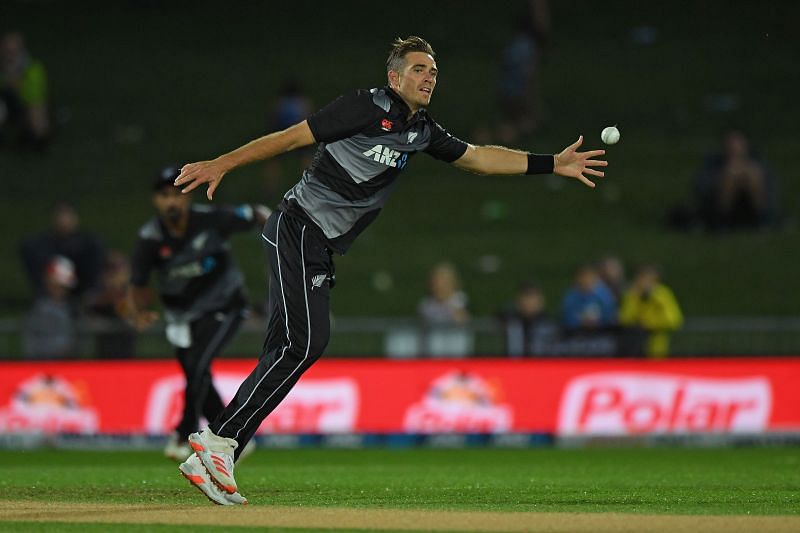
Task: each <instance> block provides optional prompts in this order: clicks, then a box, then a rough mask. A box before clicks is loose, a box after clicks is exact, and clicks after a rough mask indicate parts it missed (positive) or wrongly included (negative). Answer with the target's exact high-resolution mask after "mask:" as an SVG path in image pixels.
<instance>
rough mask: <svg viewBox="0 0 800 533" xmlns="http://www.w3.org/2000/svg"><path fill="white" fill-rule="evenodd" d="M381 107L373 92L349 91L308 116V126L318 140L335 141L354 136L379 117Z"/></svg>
mask: <svg viewBox="0 0 800 533" xmlns="http://www.w3.org/2000/svg"><path fill="white" fill-rule="evenodd" d="M378 111H380V108H379V107H378V106H376V105H375V103H374V102H373V100H372V93H370V92H369V91H365V90H358V91H354V92H352V93H347V94H344V95H342V96H340V97H339V98H337V99H336V100H334V101H333V102H331V103H330V104H328V105H326V106H325V107H323V108H322V109H320V110H319V111H317V112H316V113H314V114H312V115H311V116H310V117H308V127H309V128H310V129H311V133H312V134H313V135H314V139H315V140H316V141H317V142H326V143H329V142H334V141H338V140H341V139H346V138H347V137H352V136H353V135H355V134H356V133H358V132H359V131H361V130H363V129H364V128H366V127H367V126H369V125H370V124H371V123H372V122H373V121H375V120H376V119H377V113H378Z"/></svg>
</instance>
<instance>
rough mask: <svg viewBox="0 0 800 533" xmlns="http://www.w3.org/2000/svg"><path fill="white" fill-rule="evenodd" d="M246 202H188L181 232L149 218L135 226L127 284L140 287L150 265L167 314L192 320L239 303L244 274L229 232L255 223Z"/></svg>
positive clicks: (181, 319)
mask: <svg viewBox="0 0 800 533" xmlns="http://www.w3.org/2000/svg"><path fill="white" fill-rule="evenodd" d="M255 224H256V217H255V215H254V212H253V209H252V207H251V206H249V205H242V206H238V207H221V208H217V207H212V206H207V205H192V206H191V208H190V211H189V221H188V224H187V228H186V233H185V234H184V235H183V236H181V237H176V236H174V235H172V234H171V233H170V232H169V230H168V229H167V227H166V226H165V225H164V223H163V222H162V221H161V220H160V219H159V218H158V217H156V218H153V219H152V220H150V221H149V222H148V223H147V224H145V225H144V226H142V228H141V229H140V230H139V238H138V240H137V243H136V247H135V248H134V252H133V257H132V260H131V284H132V285H133V286H135V287H144V286H146V285H147V284H148V281H149V278H150V274H151V272H152V271H153V270H155V271H156V273H157V278H158V287H159V295H160V297H161V301H162V303H163V304H164V307H165V309H166V312H167V315H168V317H167V318H168V319H174V320H180V321H192V320H196V319H198V318H200V317H201V316H203V315H204V314H206V313H210V312H215V311H219V310H222V309H226V308H228V307H229V306H231V305H236V302H241V303H240V304H239V305H244V296H243V286H244V277H243V276H242V273H241V271H240V270H239V268H238V267H237V266H236V264H235V263H234V261H233V256H232V255H231V252H230V244H229V242H228V237H230V235H231V234H232V233H234V232H237V231H245V230H248V229H251V228H253V227H255Z"/></svg>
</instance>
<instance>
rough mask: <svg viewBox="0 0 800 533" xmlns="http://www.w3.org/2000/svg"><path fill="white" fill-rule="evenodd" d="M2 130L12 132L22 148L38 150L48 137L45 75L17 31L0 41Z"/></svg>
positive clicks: (2, 131) (0, 115)
mask: <svg viewBox="0 0 800 533" xmlns="http://www.w3.org/2000/svg"><path fill="white" fill-rule="evenodd" d="M5 129H9V130H11V129H13V130H15V132H16V135H17V139H16V140H17V142H18V143H19V145H20V146H22V147H29V148H34V149H41V148H43V147H44V146H45V144H46V143H47V140H48V139H49V138H50V119H49V116H48V109H47V74H46V73H45V69H44V66H43V65H42V63H41V62H39V61H37V60H35V59H33V58H32V57H31V55H30V54H29V53H28V50H27V48H26V47H25V40H24V39H23V37H22V34H20V33H18V32H10V33H6V34H5V35H3V37H2V38H0V133H5V132H4V130H5Z"/></svg>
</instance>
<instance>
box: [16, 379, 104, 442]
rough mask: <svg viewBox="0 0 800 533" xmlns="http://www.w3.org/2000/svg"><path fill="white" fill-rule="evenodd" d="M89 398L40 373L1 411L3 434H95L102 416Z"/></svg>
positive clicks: (70, 385)
mask: <svg viewBox="0 0 800 533" xmlns="http://www.w3.org/2000/svg"><path fill="white" fill-rule="evenodd" d="M87 396H88V395H87V394H86V393H85V391H84V390H83V388H82V387H80V386H79V385H77V384H75V383H70V382H69V381H68V380H66V379H63V378H61V377H59V376H54V375H49V374H38V375H36V376H34V377H32V378H31V379H29V380H27V381H24V382H22V383H21V384H20V385H19V387H18V388H17V390H16V391H15V392H14V394H13V396H12V397H11V401H10V403H9V404H8V405H7V406H5V407H2V408H0V432H28V433H30V432H44V433H95V432H96V431H97V428H98V418H99V417H98V416H97V411H96V410H95V409H94V408H93V407H92V406H91V405H89V401H88V398H87Z"/></svg>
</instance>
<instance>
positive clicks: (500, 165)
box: [453, 135, 608, 187]
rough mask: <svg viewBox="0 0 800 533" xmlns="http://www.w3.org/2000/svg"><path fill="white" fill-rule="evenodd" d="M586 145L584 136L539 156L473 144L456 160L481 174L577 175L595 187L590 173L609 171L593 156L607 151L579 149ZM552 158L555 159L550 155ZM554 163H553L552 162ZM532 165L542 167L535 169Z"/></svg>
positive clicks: (577, 177)
mask: <svg viewBox="0 0 800 533" xmlns="http://www.w3.org/2000/svg"><path fill="white" fill-rule="evenodd" d="M581 144H583V136H582V135H581V136H580V137H579V138H578V140H577V141H576V142H575V143H573V144H571V145H570V146H567V147H566V148H564V149H563V150H562V151H561V152H560V153H558V154H555V155H553V156H549V155H548V156H538V155H533V156H531V157H529V155H530V154H528V153H527V152H522V151H519V150H512V149H510V148H504V147H502V146H474V145H469V147H468V148H467V151H466V152H464V155H462V156H461V157H460V158H459V159H457V160H456V161H454V162H453V164H454V165H455V166H457V167H458V168H461V169H463V170H468V171H470V172H475V173H477V174H549V173H550V172H551V171H552V173H553V174H558V175H559V176H565V177H568V178H575V179H578V180H580V181H581V182H583V183H584V184H586V185H587V186H589V187H594V182H592V181H591V180H590V179H589V178H587V177H586V175H589V176H596V177H599V178H602V177H603V176H604V175H605V173H604V172H602V171H600V170H595V169H594V168H591V167H605V166H607V165H608V161H604V160H602V159H592V158H594V157H598V156H602V155H605V153H606V151H605V150H591V151H589V152H578V148H580V146H581ZM551 157H552V162H551V161H550V159H549V158H551ZM551 163H552V164H551ZM531 164H533V165H535V166H541V167H542V168H531Z"/></svg>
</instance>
